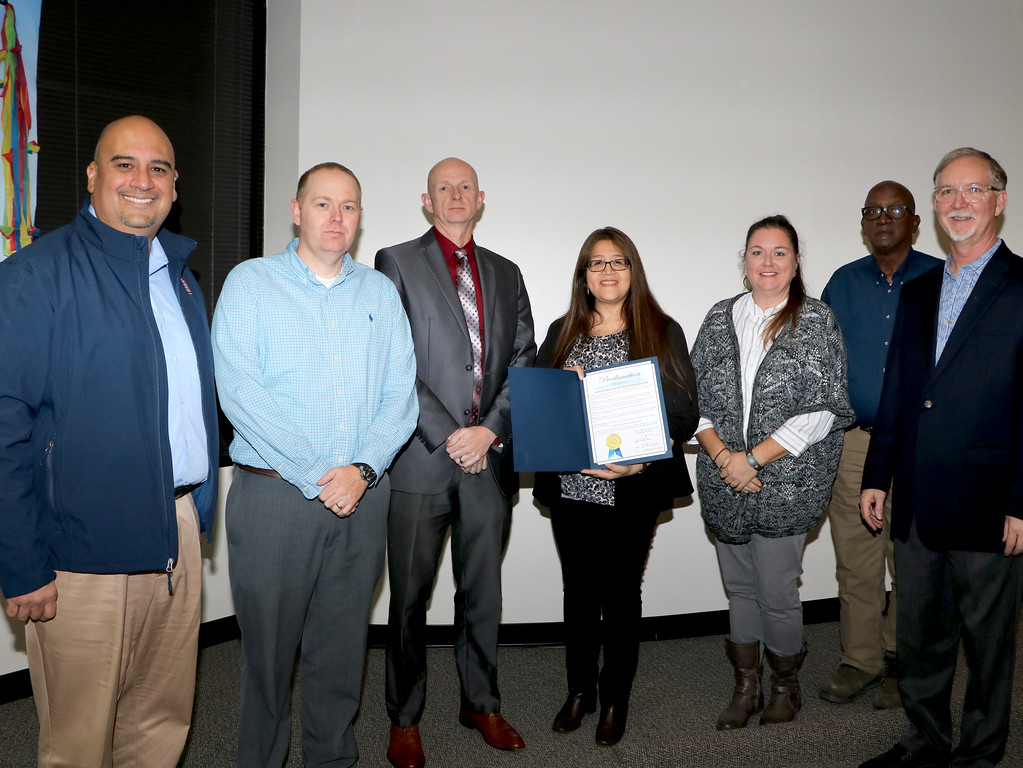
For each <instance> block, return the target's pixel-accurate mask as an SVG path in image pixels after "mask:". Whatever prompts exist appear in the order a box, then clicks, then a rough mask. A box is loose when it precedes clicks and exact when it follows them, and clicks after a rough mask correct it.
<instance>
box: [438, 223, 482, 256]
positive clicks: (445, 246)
mask: <svg viewBox="0 0 1023 768" xmlns="http://www.w3.org/2000/svg"><path fill="white" fill-rule="evenodd" d="M433 234H434V237H436V238H437V245H439V246H440V250H441V253H443V254H444V259H445V260H446V261H447V262H448V263H449V264H454V263H455V262H456V261H457V259H456V258H455V251H457V250H458V246H457V245H455V244H454V243H453V242H451V241H450V240H448V239H447V238H446V237H444V235H442V234H441V233H440V230H439V229H437V227H434V228H433ZM462 249H463V250H464V251H465V255H466V256H467V257H468V258H469V259H475V258H476V243H475V242H474V241H473V239H472V238H471V237H470V238H469V242H467V243H466V244H465V245H463V246H462Z"/></svg>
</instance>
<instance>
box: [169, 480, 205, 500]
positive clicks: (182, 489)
mask: <svg viewBox="0 0 1023 768" xmlns="http://www.w3.org/2000/svg"><path fill="white" fill-rule="evenodd" d="M200 485H202V483H192V484H191V485H179V486H178V487H177V488H175V489H174V498H175V499H180V498H181V497H182V496H187V495H188V494H190V493H191V492H192V491H194V490H195V489H196V488H198V487H199V486H200Z"/></svg>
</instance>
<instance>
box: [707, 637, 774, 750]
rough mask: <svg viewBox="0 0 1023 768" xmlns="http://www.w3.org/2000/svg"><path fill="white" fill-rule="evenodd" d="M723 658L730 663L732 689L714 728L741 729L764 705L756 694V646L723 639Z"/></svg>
mask: <svg viewBox="0 0 1023 768" xmlns="http://www.w3.org/2000/svg"><path fill="white" fill-rule="evenodd" d="M725 655H726V656H728V660H729V661H730V662H732V669H733V671H734V672H735V689H734V690H733V691H732V701H731V702H730V703H729V704H728V706H727V707H725V708H724V709H723V710H722V712H721V715H720V716H719V717H718V723H717V729H718V730H719V731H728V730H731V729H732V728H745V727H746V723H748V722H749V719H750V717H752V716H753V713H754V712H756V711H757V710H759V709H760V708H761V707H762V706H763V705H764V696H763V693H762V692H761V691H760V672H761V670H762V669H763V667H762V666H761V665H760V643H756V642H754V643H733V642H732V641H731V640H728V639H726V640H725Z"/></svg>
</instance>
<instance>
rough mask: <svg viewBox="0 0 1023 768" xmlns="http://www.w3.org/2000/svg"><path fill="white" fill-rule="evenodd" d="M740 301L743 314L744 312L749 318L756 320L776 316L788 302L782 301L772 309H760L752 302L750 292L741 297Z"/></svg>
mask: <svg viewBox="0 0 1023 768" xmlns="http://www.w3.org/2000/svg"><path fill="white" fill-rule="evenodd" d="M741 301H742V302H744V306H743V307H742V309H743V311H744V312H746V313H747V314H748V315H749V316H750V317H752V318H754V319H756V320H763V319H765V318H768V317H771V316H772V315H776V314H778V313H779V312H781V309H782V307H784V306H785V303H786V302H787V301H788V299H785V300H784V301H782V302H781V303H779V304H776V305H775V306H773V307H768V308H767V309H761V308H760V307H758V306H757V303H756V302H755V301H753V293H752V292H747V293H746V294H745V295H744V296H743V297H742V299H741Z"/></svg>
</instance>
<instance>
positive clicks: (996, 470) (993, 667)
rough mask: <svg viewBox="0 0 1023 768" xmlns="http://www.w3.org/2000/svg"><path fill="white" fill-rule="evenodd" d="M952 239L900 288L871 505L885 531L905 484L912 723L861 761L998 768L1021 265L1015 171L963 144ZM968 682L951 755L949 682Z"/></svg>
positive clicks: (1019, 369) (1019, 420)
mask: <svg viewBox="0 0 1023 768" xmlns="http://www.w3.org/2000/svg"><path fill="white" fill-rule="evenodd" d="M934 184H935V187H934V212H935V215H936V216H937V218H938V223H939V225H940V226H941V228H942V229H943V230H944V231H945V232H946V233H947V234H948V237H949V239H950V241H951V253H950V254H949V257H948V259H947V260H946V262H945V264H944V266H943V267H936V268H934V269H933V270H931V271H929V272H927V273H925V274H924V275H922V276H921V277H919V278H917V279H916V280H913V281H910V282H909V283H907V284H906V285H905V286H904V288H903V294H902V303H901V306H900V309H899V312H898V319H897V326H896V330H895V334H894V336H893V339H892V349H891V352H890V354H889V357H888V364H887V371H886V374H885V382H884V389H883V393H882V396H881V405H880V409H879V412H878V419H877V422H876V424H875V432H874V434H873V435H872V438H871V441H870V450H869V452H868V454H867V460H866V465H865V468H864V472H863V486H862V487H863V491H862V493H861V496H860V507H861V513H862V515H863V519H864V521H865V522H866V524H867V525H868V526H870V527H871V528H873V529H875V530H878V529H880V527H881V522H882V510H883V507H884V498H885V492H884V491H883V490H879V489H883V488H888V487H889V483H890V482H892V481H894V487H893V490H892V493H893V499H894V504H893V509H892V526H891V527H892V531H891V533H892V536H893V538H894V539H895V564H896V571H897V572H898V574H899V592H900V594H901V597H900V598H899V604H898V618H897V626H898V642H899V660H900V664H901V667H902V670H901V671H902V677H901V679H900V681H899V691H900V693H901V695H902V701H903V703H904V705H905V710H906V716H907V717H908V718H909V722H910V729H909V731H908V732H907V734H906V735H905V736H903V738H902V740H901V742H900V743H899V744H897V745H895V747H893V748H892V749H891V750H889V751H888V752H886V753H884V754H883V755H880V756H878V757H876V758H874V759H872V760H868V761H867V762H865V763H863V765H862V766H861V768H887V767H888V766H902V767H903V768H907V767H913V766H915V767H917V768H920V767H921V766H947V765H953V766H967V765H969V766H993V765H996V764H997V763H998V761H999V760H1001V758H1002V755H1003V754H1004V752H1005V742H1006V737H1007V735H1008V730H1009V710H1010V704H1011V695H1012V681H1013V663H1014V661H1015V658H1016V620H1017V617H1018V613H1019V605H1020V599H1021V597H1023V590H1021V585H1023V577H1021V574H1023V571H1021V568H1023V560H1021V559H1020V558H1019V557H1018V555H1019V554H1020V552H1021V551H1023V519H1021V518H1023V398H1021V393H1023V310H1021V308H1023V259H1020V258H1019V257H1018V256H1016V255H1015V254H1013V253H1012V252H1011V251H1010V250H1009V249H1008V247H1007V246H1006V245H1005V243H1003V242H1002V240H1001V239H1000V238H999V237H998V222H997V217H998V216H999V215H1001V213H1002V211H1003V209H1004V208H1005V200H1006V192H1005V184H1006V175H1005V171H1004V170H1002V167H1001V166H1000V165H999V164H998V163H997V161H995V160H994V158H992V157H991V156H990V155H988V154H987V153H985V152H980V151H978V150H975V149H971V148H962V149H957V150H954V151H952V152H950V153H948V154H947V155H945V157H944V158H942V160H941V162H940V163H939V164H938V168H937V170H936V171H935V173H934ZM960 637H961V638H962V640H963V643H964V645H965V651H966V659H967V664H968V667H969V681H968V684H967V690H966V698H965V701H964V704H963V716H962V729H961V738H960V742H959V745H958V746H957V747H956V749H955V750H954V751H953V750H952V716H951V712H950V699H951V695H952V678H953V675H954V672H955V665H956V660H957V656H958V648H959V640H960Z"/></svg>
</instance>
